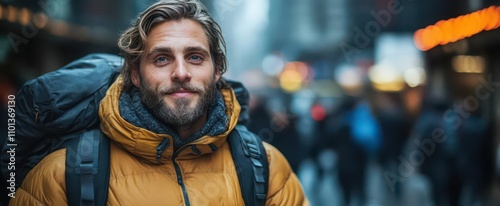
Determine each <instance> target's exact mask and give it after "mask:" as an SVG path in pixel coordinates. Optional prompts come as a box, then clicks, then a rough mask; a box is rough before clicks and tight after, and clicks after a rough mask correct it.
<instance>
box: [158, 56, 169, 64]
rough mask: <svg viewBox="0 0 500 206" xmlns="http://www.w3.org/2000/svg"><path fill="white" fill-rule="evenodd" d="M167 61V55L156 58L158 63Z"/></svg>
mask: <svg viewBox="0 0 500 206" xmlns="http://www.w3.org/2000/svg"><path fill="white" fill-rule="evenodd" d="M166 61H167V58H165V57H160V58H158V59H156V62H158V63H163V62H166Z"/></svg>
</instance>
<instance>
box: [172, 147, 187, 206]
mask: <svg viewBox="0 0 500 206" xmlns="http://www.w3.org/2000/svg"><path fill="white" fill-rule="evenodd" d="M184 148H186V147H184ZM184 148H181V149H180V150H179V151H178V152H176V153H174V155H173V156H172V164H174V168H175V173H176V174H177V183H179V185H180V186H181V188H182V194H183V195H184V201H185V202H186V206H190V205H191V203H190V202H189V197H188V192H187V189H186V185H185V184H184V181H183V180H182V173H181V169H180V168H179V165H178V164H177V162H176V161H175V158H177V155H178V154H179V153H180V152H181V151H182V150H184Z"/></svg>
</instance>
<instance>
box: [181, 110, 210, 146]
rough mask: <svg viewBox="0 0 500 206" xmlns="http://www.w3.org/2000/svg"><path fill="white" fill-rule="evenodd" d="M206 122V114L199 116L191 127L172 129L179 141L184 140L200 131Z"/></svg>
mask: <svg viewBox="0 0 500 206" xmlns="http://www.w3.org/2000/svg"><path fill="white" fill-rule="evenodd" d="M206 121H207V113H205V114H204V115H203V116H201V118H200V119H199V120H198V121H196V122H195V123H194V124H193V125H191V126H180V127H174V129H175V130H176V132H177V134H179V136H180V137H181V139H183V140H185V139H187V138H189V137H190V136H191V135H193V134H194V133H196V132H197V131H198V130H200V129H201V128H202V127H203V125H204V124H205V122H206Z"/></svg>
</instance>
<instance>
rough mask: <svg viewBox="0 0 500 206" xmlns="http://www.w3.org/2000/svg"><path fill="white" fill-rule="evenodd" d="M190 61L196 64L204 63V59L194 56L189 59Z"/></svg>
mask: <svg viewBox="0 0 500 206" xmlns="http://www.w3.org/2000/svg"><path fill="white" fill-rule="evenodd" d="M189 60H191V61H194V62H201V61H203V58H202V57H201V56H199V55H193V56H190V57H189Z"/></svg>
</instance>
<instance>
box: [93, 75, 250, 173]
mask: <svg viewBox="0 0 500 206" xmlns="http://www.w3.org/2000/svg"><path fill="white" fill-rule="evenodd" d="M122 84H123V79H122V77H121V76H120V77H118V79H117V80H116V81H115V83H113V84H112V85H111V87H110V88H109V90H108V91H107V93H106V96H105V97H104V98H103V99H102V101H101V104H100V106H99V117H100V119H101V125H100V126H101V130H102V131H103V133H104V134H106V135H107V136H108V137H109V138H110V139H111V140H112V141H114V142H115V143H116V144H117V145H118V146H120V147H122V148H123V149H125V150H127V151H128V152H130V153H132V154H134V155H136V156H137V157H139V158H141V159H143V160H144V161H146V162H149V163H154V164H162V163H166V162H168V161H170V160H171V158H172V157H173V156H174V155H175V156H176V157H178V158H181V159H191V158H196V157H198V156H200V155H203V154H209V153H212V152H214V151H216V150H217V149H218V148H220V147H221V146H222V145H223V144H224V143H225V142H226V138H227V136H228V135H229V133H230V132H231V131H232V130H233V129H234V127H235V126H236V124H237V123H238V119H239V115H240V110H241V107H240V104H239V103H238V101H237V98H236V95H235V93H234V91H233V89H232V88H229V89H221V90H220V93H221V94H222V98H223V100H224V103H225V106H226V111H225V113H226V115H227V117H228V123H227V126H226V130H225V131H224V132H223V133H221V134H219V135H216V136H203V137H201V138H199V139H197V140H195V141H192V142H190V143H188V144H186V145H184V146H182V147H181V148H179V149H178V150H177V151H174V144H173V138H172V136H171V135H169V134H158V133H154V132H152V131H149V130H147V129H144V128H141V127H137V126H135V125H133V124H131V123H129V122H127V121H126V120H125V119H123V118H122V116H121V115H120V111H119V99H120V95H121V94H122V92H123V91H122V88H123V87H122ZM245 92H246V90H245ZM247 95H248V94H247ZM163 140H165V141H163ZM162 141H163V144H162V147H166V149H165V150H164V152H163V153H162V154H157V148H159V146H160V143H162ZM158 155H160V156H158ZM158 157H159V158H158Z"/></svg>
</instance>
